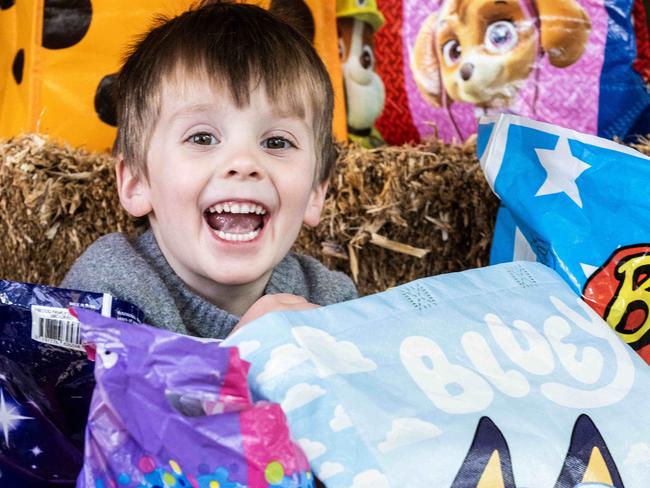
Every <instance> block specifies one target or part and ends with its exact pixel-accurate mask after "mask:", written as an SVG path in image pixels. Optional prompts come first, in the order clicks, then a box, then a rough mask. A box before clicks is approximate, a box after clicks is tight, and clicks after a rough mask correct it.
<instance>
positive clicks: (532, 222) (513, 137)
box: [478, 115, 650, 363]
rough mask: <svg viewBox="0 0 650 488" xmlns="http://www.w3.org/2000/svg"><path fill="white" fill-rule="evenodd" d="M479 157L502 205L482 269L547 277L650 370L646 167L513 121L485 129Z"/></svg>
mask: <svg viewBox="0 0 650 488" xmlns="http://www.w3.org/2000/svg"><path fill="white" fill-rule="evenodd" d="M478 151H479V157H480V159H481V166H482V167H483V170H484V171H485V174H486V177H487V179H488V182H489V184H490V186H491V187H492V189H493V190H494V192H495V193H496V194H497V196H498V197H499V198H501V208H500V209H499V213H498V216H497V223H496V228H495V231H494V240H493V243H492V250H491V256H490V262H491V263H492V264H496V263H501V262H506V261H513V260H522V259H523V260H533V261H539V262H541V263H544V264H546V265H547V266H549V267H551V268H553V269H555V271H557V272H558V273H559V274H560V276H562V277H563V278H564V279H565V281H566V282H567V283H568V284H569V285H570V286H571V287H572V288H573V290H574V291H576V292H577V293H582V296H583V298H584V299H585V300H586V301H587V303H588V304H589V305H591V307H592V308H593V309H594V310H596V312H598V314H599V315H601V316H602V317H603V318H604V319H605V320H606V321H607V322H608V323H609V325H610V326H611V327H612V328H614V329H615V330H616V332H617V333H618V334H619V336H620V337H621V339H622V340H624V341H625V342H627V343H628V344H629V345H630V346H632V347H633V348H634V349H636V351H637V352H638V353H639V354H640V355H641V356H642V357H643V358H644V359H645V360H646V361H647V362H649V363H650V290H649V284H650V281H648V279H649V278H650V217H649V216H650V204H649V203H648V197H647V193H648V184H649V182H650V159H649V158H648V157H646V156H644V155H643V154H641V153H639V152H638V151H635V150H634V149H632V148H630V147H627V146H623V145H621V144H616V143H615V142H612V141H609V140H607V139H603V138H599V137H595V136H591V135H585V134H581V133H579V132H577V131H573V130H569V129H564V128H562V127H559V126H555V125H549V124H544V123H541V122H536V121H533V120H530V119H525V118H521V117H516V116H512V115H501V116H499V117H498V118H495V119H485V120H484V121H483V123H482V124H481V126H480V127H479V141H478Z"/></svg>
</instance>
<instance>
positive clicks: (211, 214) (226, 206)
mask: <svg viewBox="0 0 650 488" xmlns="http://www.w3.org/2000/svg"><path fill="white" fill-rule="evenodd" d="M266 215H267V211H266V208H265V207H264V206H262V205H261V204H260V203H258V202H253V201H224V202H219V203H216V204H214V205H212V206H211V207H209V208H208V209H207V210H206V211H205V212H204V217H205V220H206V222H207V223H208V225H209V226H210V228H211V229H212V230H214V232H215V234H216V235H217V236H218V237H219V238H220V239H223V240H224V241H229V242H250V241H252V240H254V239H255V238H256V237H257V236H258V235H259V233H260V231H261V230H262V228H263V227H264V224H265V222H266V219H267V217H266Z"/></svg>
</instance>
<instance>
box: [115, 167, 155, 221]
mask: <svg viewBox="0 0 650 488" xmlns="http://www.w3.org/2000/svg"><path fill="white" fill-rule="evenodd" d="M115 177H116V179H117V193H118V194H119V196H120V203H121V204H122V206H123V207H124V209H125V210H126V211H127V212H129V213H130V214H131V215H133V216H134V217H143V216H145V215H147V214H148V213H149V212H151V210H152V208H151V203H149V185H148V183H147V181H146V179H145V178H144V176H143V175H142V174H140V173H139V172H136V171H134V169H133V168H132V167H131V166H129V165H127V164H125V163H124V159H123V158H122V157H121V156H120V157H119V159H118V161H117V164H116V165H115Z"/></svg>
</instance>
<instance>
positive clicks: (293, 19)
mask: <svg viewBox="0 0 650 488" xmlns="http://www.w3.org/2000/svg"><path fill="white" fill-rule="evenodd" d="M269 11H270V12H272V13H273V14H275V15H277V16H278V17H280V18H281V19H283V20H284V21H286V22H288V23H289V24H291V25H292V26H294V27H295V28H296V29H298V30H299V31H300V32H301V33H302V35H303V36H305V37H306V38H307V39H308V40H309V41H310V42H311V43H312V44H313V43H314V36H315V32H316V27H315V25H314V16H313V15H312V13H311V10H309V7H308V6H307V4H306V3H305V2H304V1H303V0H272V1H271V6H270V7H269Z"/></svg>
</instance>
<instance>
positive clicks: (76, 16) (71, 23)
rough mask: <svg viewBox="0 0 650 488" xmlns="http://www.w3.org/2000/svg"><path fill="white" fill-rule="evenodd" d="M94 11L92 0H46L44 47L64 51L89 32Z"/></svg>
mask: <svg viewBox="0 0 650 488" xmlns="http://www.w3.org/2000/svg"><path fill="white" fill-rule="evenodd" d="M92 14H93V9H92V5H91V3H90V0H45V11H44V14H43V47H44V48H47V49H64V48H67V47H70V46H74V45H75V44H77V43H78V42H79V41H81V39H83V37H84V36H85V35H86V32H88V27H90V20H91V18H92Z"/></svg>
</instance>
